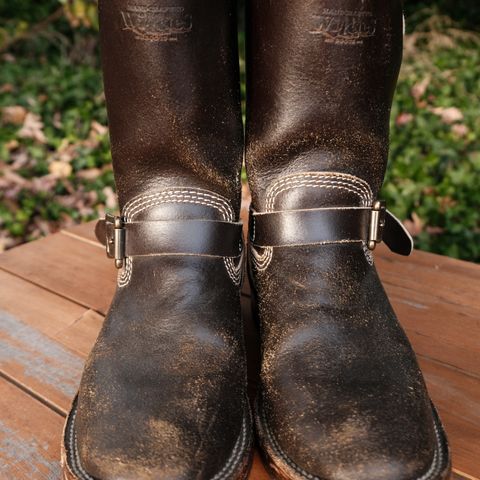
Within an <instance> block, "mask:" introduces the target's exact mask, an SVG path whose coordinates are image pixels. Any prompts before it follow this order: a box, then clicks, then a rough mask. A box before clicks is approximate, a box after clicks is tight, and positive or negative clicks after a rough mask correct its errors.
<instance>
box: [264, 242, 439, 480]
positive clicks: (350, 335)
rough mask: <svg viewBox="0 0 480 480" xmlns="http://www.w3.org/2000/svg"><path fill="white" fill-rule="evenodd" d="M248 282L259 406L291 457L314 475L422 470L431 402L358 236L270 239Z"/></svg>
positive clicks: (390, 475) (404, 474)
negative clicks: (264, 264) (269, 253)
mask: <svg viewBox="0 0 480 480" xmlns="http://www.w3.org/2000/svg"><path fill="white" fill-rule="evenodd" d="M256 283H257V288H258V290H259V293H260V295H259V298H260V299H261V300H260V303H259V308H260V315H261V318H262V319H263V325H262V327H263V342H264V343H263V348H264V360H263V365H262V382H263V396H262V400H261V408H260V411H261V412H262V411H263V421H264V422H265V423H266V424H267V425H268V429H269V430H270V434H271V435H272V437H274V440H275V441H276V444H277V445H278V447H279V449H280V450H281V451H282V452H283V454H284V456H286V457H287V458H288V459H289V463H292V462H293V464H295V465H296V466H298V467H300V468H301V469H303V471H306V472H308V474H311V475H314V476H316V477H318V478H321V479H347V478H348V479H350V478H355V479H356V480H363V479H365V480H367V479H368V480H374V479H382V480H387V479H395V480H403V479H405V480H407V479H408V480H411V479H414V478H417V477H419V476H421V475H422V474H424V473H425V472H426V471H427V470H428V469H429V468H430V466H431V464H432V460H433V457H434V451H435V447H436V441H435V438H436V437H435V431H434V426H433V417H432V410H431V406H430V402H429V399H428V395H427V392H426V389H425V385H424V381H423V378H422V375H421V373H420V371H419V368H418V365H417V361H416V358H415V355H414V353H413V351H412V349H411V347H410V345H409V343H408V341H407V338H406V336H405V334H404V332H403V330H402V329H401V327H400V326H399V324H398V321H397V319H396V317H395V315H394V313H393V311H392V308H391V306H390V304H389V302H388V299H387V297H386V295H385V292H384V290H383V288H382V286H381V283H380V281H379V279H378V276H377V273H376V270H375V267H374V266H372V265H370V263H369V262H368V261H367V257H366V256H365V253H364V251H363V249H362V246H361V245H359V244H353V245H352V244H349V245H324V246H320V247H318V246H317V247H304V248H295V251H294V252H292V248H283V249H282V248H277V249H275V252H274V255H273V259H272V261H271V264H270V266H269V268H268V269H267V270H266V272H263V273H262V274H261V275H258V278H257V282H256ZM284 461H285V459H284Z"/></svg>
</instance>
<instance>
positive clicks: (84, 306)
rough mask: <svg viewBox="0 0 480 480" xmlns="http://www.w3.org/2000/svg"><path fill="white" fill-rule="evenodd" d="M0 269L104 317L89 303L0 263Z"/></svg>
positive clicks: (103, 315)
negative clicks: (84, 302) (41, 283)
mask: <svg viewBox="0 0 480 480" xmlns="http://www.w3.org/2000/svg"><path fill="white" fill-rule="evenodd" d="M0 270H1V271H2V272H6V273H8V274H9V275H13V276H14V277H17V278H19V279H20V280H23V281H24V282H27V283H30V284H31V285H35V287H38V288H41V289H42V290H45V291H46V292H48V293H51V294H53V295H56V296H57V297H60V298H63V299H65V300H68V301H69V302H72V303H74V304H75V305H77V306H79V307H82V308H85V309H86V310H93V311H94V312H95V313H98V314H99V315H101V316H102V317H105V314H104V313H102V312H101V311H99V310H96V309H95V308H93V307H90V306H89V305H86V304H83V303H81V302H79V301H78V300H75V299H74V298H72V297H69V296H68V295H62V294H61V293H59V292H57V291H55V290H53V289H51V288H48V287H45V286H44V285H40V284H39V283H37V282H34V281H33V280H30V279H29V278H27V277H24V276H23V275H19V274H18V273H16V272H13V271H12V270H9V269H8V268H4V267H3V266H2V265H0Z"/></svg>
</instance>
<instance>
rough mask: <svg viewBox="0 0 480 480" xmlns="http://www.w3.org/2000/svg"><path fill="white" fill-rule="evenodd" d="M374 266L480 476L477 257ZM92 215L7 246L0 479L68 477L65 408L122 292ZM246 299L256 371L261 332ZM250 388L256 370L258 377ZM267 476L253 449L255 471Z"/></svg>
mask: <svg viewBox="0 0 480 480" xmlns="http://www.w3.org/2000/svg"><path fill="white" fill-rule="evenodd" d="M376 262H377V267H378V270H379V272H380V275H381V277H382V280H383V282H384V285H385V288H386V290H387V292H388V294H389V296H390V298H391V300H392V303H393V306H394V308H395V310H396V312H397V314H398V316H399V319H400V321H401V323H402V325H403V327H404V328H405V330H406V332H407V335H408V336H409V338H410V340H411V342H412V344H413V346H414V348H415V351H416V353H417V356H418V358H419V361H420V364H421V367H422V370H423V372H424V374H425V378H426V381H427V385H428V388H429V391H430V394H431V396H432V398H433V400H434V401H435V403H436V405H437V407H438V409H439V412H440V415H441V417H442V419H443V421H444V423H445V426H446V430H447V433H448V435H449V439H450V444H451V448H452V452H453V465H454V477H453V478H454V479H455V480H458V479H477V480H478V478H480V362H479V360H478V359H479V358H480V266H479V265H474V264H471V263H467V262H462V261H458V260H453V259H449V258H446V257H441V256H438V255H432V254H429V253H425V252H418V251H416V252H415V253H414V254H413V255H412V256H411V257H409V258H407V259H404V258H401V257H397V256H393V255H391V254H390V253H389V252H387V251H386V250H385V249H384V248H380V249H379V250H378V252H377V253H376ZM115 276H116V270H115V269H114V267H113V264H112V262H110V261H109V260H107V259H106V258H105V255H104V251H103V248H102V247H101V246H100V245H99V244H96V242H95V238H94V235H93V224H92V223H90V224H85V225H80V226H77V227H74V228H73V229H71V230H68V231H62V232H60V233H58V234H55V235H52V236H49V237H47V238H45V239H42V240H39V241H36V242H33V243H30V244H27V245H23V246H21V247H17V248H15V249H13V250H11V251H8V252H6V253H4V254H2V255H0V479H2V480H3V479H5V480H7V479H8V480H20V479H21V480H23V479H29V480H30V479H32V480H36V479H52V480H53V479H59V478H60V470H59V464H58V459H59V446H60V439H61V430H62V425H63V421H64V416H65V414H66V412H67V411H68V408H69V405H70V402H71V399H72V397H73V395H74V394H75V392H76V389H77V386H78V382H79V380H80V376H81V372H82V368H83V362H84V360H85V358H86V356H87V355H88V352H89V351H90V349H91V347H92V345H93V343H94V341H95V338H96V336H97V333H98V331H99V329H100V327H101V324H102V321H103V318H104V315H105V314H106V312H107V310H108V306H109V303H110V299H111V297H112V295H113V293H114V290H115ZM243 292H244V295H243V298H242V302H243V307H244V315H245V322H246V336H247V341H248V345H249V352H250V354H249V369H250V372H252V373H253V372H255V371H256V369H257V364H258V350H257V345H258V339H257V338H256V330H255V328H254V327H253V325H252V323H251V318H250V313H249V298H248V295H249V288H248V285H246V286H245V288H244V290H243ZM250 386H251V388H252V390H253V389H254V388H255V379H254V377H253V375H252V382H251V385H250ZM269 478H270V477H269V476H268V474H267V473H266V472H265V470H264V469H263V467H262V465H261V461H260V460H259V457H258V455H256V457H255V461H254V466H253V468H252V472H251V474H250V480H267V479H269Z"/></svg>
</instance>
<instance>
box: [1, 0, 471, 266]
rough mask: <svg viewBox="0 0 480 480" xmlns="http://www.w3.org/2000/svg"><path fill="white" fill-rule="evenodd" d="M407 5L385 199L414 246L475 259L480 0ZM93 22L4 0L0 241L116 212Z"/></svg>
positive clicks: (62, 10) (69, 10) (81, 6)
mask: <svg viewBox="0 0 480 480" xmlns="http://www.w3.org/2000/svg"><path fill="white" fill-rule="evenodd" d="M240 3H241V4H242V2H240ZM240 6H241V7H242V5H240ZM405 13H406V18H407V22H406V26H407V35H406V37H405V53H404V64H403V68H402V72H401V78H400V81H399V84H398V89H397V93H396V96H395V101H394V105H393V110H392V124H391V151H390V162H389V169H388V172H387V178H386V181H385V185H384V189H383V196H384V198H385V199H386V200H387V203H388V205H389V207H390V208H391V209H392V210H393V211H394V212H395V213H396V214H397V215H398V216H399V217H401V218H404V219H406V225H407V227H408V228H409V229H410V230H411V231H412V233H414V235H415V238H416V245H417V247H418V248H421V249H424V250H429V251H433V252H437V253H442V254H446V255H450V256H453V257H457V258H463V259H467V260H472V261H476V262H480V116H479V111H480V33H479V32H478V31H476V29H478V27H479V25H480V3H477V2H476V1H473V0H463V1H462V0H456V1H453V0H438V1H420V2H419V1H412V0H411V1H408V0H407V1H406V4H405ZM240 23H242V15H240ZM97 28H98V25H97V17H96V6H95V3H94V2H93V1H92V0H43V1H42V2H35V1H34V0H15V2H12V1H7V0H0V62H1V66H0V113H1V114H2V117H1V120H0V250H1V249H4V248H10V247H12V246H14V245H16V244H18V243H21V242H24V241H28V240H31V239H34V238H38V237H39V236H41V235H45V234H47V233H49V232H52V231H55V230H57V229H58V228H61V227H64V226H68V225H70V224H72V223H74V222H79V221H84V220H89V219H93V218H96V217H97V216H98V215H101V214H102V213H103V212H104V211H105V210H112V209H115V197H114V195H113V189H114V182H113V174H112V170H111V164H110V153H109V143H108V136H107V133H106V130H105V128H104V126H106V124H107V119H106V113H105V106H104V97H103V93H102V82H101V71H100V65H99V59H98V43H97ZM243 44H244V35H243V33H242V32H241V33H240V45H241V47H242V46H243ZM241 50H242V52H243V48H241ZM241 66H242V92H243V94H244V93H245V88H244V87H245V86H244V80H245V76H244V61H243V56H242V58H241ZM12 107H14V108H13V109H12ZM12 115H13V116H12ZM25 115H27V117H25ZM17 117H19V118H17ZM25 125H27V127H28V128H26V127H25Z"/></svg>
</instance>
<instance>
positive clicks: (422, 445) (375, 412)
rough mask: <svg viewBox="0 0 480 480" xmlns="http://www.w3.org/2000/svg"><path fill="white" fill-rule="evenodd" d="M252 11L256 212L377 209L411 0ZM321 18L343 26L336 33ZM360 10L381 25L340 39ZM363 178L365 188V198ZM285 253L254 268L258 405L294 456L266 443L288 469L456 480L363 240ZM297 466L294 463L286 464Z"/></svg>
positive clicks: (250, 149)
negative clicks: (438, 454)
mask: <svg viewBox="0 0 480 480" xmlns="http://www.w3.org/2000/svg"><path fill="white" fill-rule="evenodd" d="M249 10H250V13H249V15H248V16H247V18H248V22H249V24H248V38H249V41H248V45H249V46H248V98H249V104H248V113H247V130H246V132H247V159H246V161H247V171H248V175H249V181H250V186H251V190H252V197H253V208H254V209H255V210H256V211H259V212H263V211H266V210H267V209H268V208H270V209H271V208H272V206H273V210H275V211H278V210H288V209H308V208H320V207H331V206H362V205H363V206H365V204H366V203H370V204H371V202H372V201H373V200H374V199H375V198H376V197H377V195H378V191H379V188H380V186H381V184H382V182H383V177H384V171H385V166H386V162H387V153H388V120H389V112H390V106H391V100H392V96H393V92H394V88H395V84H396V79H397V75H398V70H399V66H400V61H401V48H402V15H401V4H400V1H399V0H391V1H388V2H385V1H381V0H365V1H362V2H358V1H356V0H341V1H334V0H298V1H295V2H291V1H288V0H277V1H275V2H265V1H259V0H250V1H249ZM351 12H354V14H352V13H351ZM362 15H363V16H364V17H361V16H362ZM322 16H324V17H328V16H330V17H335V18H334V19H333V20H332V21H333V22H337V23H336V24H335V23H333V24H330V25H333V26H330V27H325V28H324V30H322V28H323V27H322V28H320V27H319V18H321V17H322ZM352 18H354V19H357V20H358V19H359V18H368V22H369V23H368V25H369V26H370V27H371V26H372V25H374V28H373V32H372V29H370V30H369V31H370V34H369V35H367V36H365V37H364V38H362V39H361V40H360V41H358V42H353V43H349V42H345V41H342V39H340V38H339V37H338V35H337V33H336V31H335V28H334V26H335V25H337V26H338V25H340V26H339V27H338V29H339V30H340V31H341V32H342V33H343V34H344V35H345V36H346V37H347V40H348V35H349V34H350V33H351V32H352V31H353V30H355V27H354V25H355V24H352V22H353V20H352ZM338 22H340V23H338ZM341 22H343V24H342V23H341ZM349 22H350V23H349ZM341 25H343V27H342V26H341ZM349 25H350V27H351V28H350V29H349V28H348V27H349ZM352 25H353V26H352ZM352 29H353V30H352ZM319 31H322V32H323V33H325V35H321V34H319V33H318V32H319ZM367 31H368V29H367ZM312 32H317V33H315V34H313V33H312ZM326 33H328V34H329V35H326ZM350 39H351V38H350ZM319 172H329V175H330V176H329V177H328V178H327V181H323V183H321V182H320V181H319V180H318V178H319V176H318V173H319ZM335 172H338V173H335ZM295 174H298V175H297V176H296V175H295ZM339 174H349V175H351V176H353V178H345V177H342V176H341V175H339ZM287 177H288V181H287V180H282V179H286V178H287ZM362 180H364V181H366V182H368V185H369V187H370V188H369V190H370V192H366V190H368V189H365V188H364V187H362V185H361V181H362ZM282 182H283V183H282ZM276 185H283V187H282V188H277V187H275V186H276ZM287 187H288V188H287ZM360 187H362V189H363V190H362V191H363V192H366V193H363V194H362V195H360V194H358V191H359V188H360ZM272 190H273V191H275V192H276V195H275V196H274V198H273V201H272V197H271V195H270V194H271V192H272ZM269 192H270V194H269ZM269 195H270V197H269ZM272 251H273V254H272V258H271V261H270V264H269V265H268V266H267V267H265V268H263V269H262V268H260V269H257V268H256V267H255V264H254V262H253V261H251V262H250V267H251V276H252V283H253V285H254V292H255V294H256V299H257V305H258V317H259V320H260V325H261V332H262V358H263V361H262V372H261V384H262V388H261V394H260V397H259V409H258V412H257V415H262V416H264V419H263V421H264V422H266V423H267V424H268V427H269V430H270V431H271V433H272V436H273V437H274V440H272V439H269V438H267V437H266V436H265V435H264V434H263V433H262V432H261V437H260V443H261V444H263V445H264V447H265V450H267V447H271V446H272V445H273V442H275V443H276V445H277V447H279V448H280V449H281V450H282V451H283V456H279V455H277V456H276V457H272V455H268V454H267V457H268V458H267V461H268V462H270V463H273V464H275V463H276V467H277V468H276V471H277V476H278V478H282V479H283V478H287V479H290V480H293V479H297V478H298V479H300V478H302V479H303V478H319V479H322V480H346V479H355V480H376V479H378V480H380V479H382V480H414V479H419V478H422V480H427V479H428V480H432V479H440V478H442V479H443V478H446V477H447V475H448V466H447V465H448V459H447V458H446V454H445V452H444V455H443V462H442V464H441V465H440V468H439V469H437V470H432V471H431V472H430V474H427V473H428V471H429V469H430V467H431V464H432V461H433V458H434V451H435V449H436V448H437V440H436V436H435V431H434V421H433V414H432V408H431V406H430V401H429V398H428V394H427V391H426V388H425V384H424V381H423V378H422V375H421V373H420V370H419V367H418V364H417V361H416V359H415V355H414V353H413V351H412V349H411V347H410V345H409V343H408V340H407V338H406V336H405V334H404V332H403V331H402V329H401V327H400V326H399V324H398V321H397V319H396V317H395V315H394V313H393V311H392V308H391V306H390V303H389V301H388V299H387V296H386V294H385V292H384V290H383V288H382V285H381V283H380V280H379V278H378V276H377V273H376V270H375V267H374V266H373V265H372V264H371V259H370V257H369V256H368V255H366V254H365V252H364V248H362V245H359V244H332V245H324V246H301V247H276V248H273V249H272ZM257 253H258V254H262V249H259V250H258V252H257ZM251 260H252V258H251ZM262 412H263V413H262ZM287 464H288V465H289V466H290V467H289V468H291V465H295V467H296V469H295V472H296V473H295V474H293V473H292V474H290V475H289V474H280V473H278V472H279V469H280V470H281V466H282V465H283V466H284V467H285V468H286V466H287ZM440 471H441V473H439V472H440Z"/></svg>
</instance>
